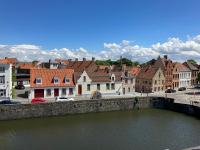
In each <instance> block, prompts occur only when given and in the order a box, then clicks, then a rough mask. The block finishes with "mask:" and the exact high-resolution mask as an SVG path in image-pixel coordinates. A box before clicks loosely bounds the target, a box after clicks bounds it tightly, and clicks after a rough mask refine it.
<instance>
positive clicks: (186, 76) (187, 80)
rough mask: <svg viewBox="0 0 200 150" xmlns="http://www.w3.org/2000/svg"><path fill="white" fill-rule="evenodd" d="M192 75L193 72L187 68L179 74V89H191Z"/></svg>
mask: <svg viewBox="0 0 200 150" xmlns="http://www.w3.org/2000/svg"><path fill="white" fill-rule="evenodd" d="M191 74H192V72H191V71H190V70H189V69H188V68H187V67H185V69H184V70H180V72H179V87H190V86H191Z"/></svg>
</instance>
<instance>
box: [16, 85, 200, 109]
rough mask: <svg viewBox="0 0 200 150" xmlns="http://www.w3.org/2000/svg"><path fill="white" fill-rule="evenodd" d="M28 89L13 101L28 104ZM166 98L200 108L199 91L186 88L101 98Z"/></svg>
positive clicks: (20, 91)
mask: <svg viewBox="0 0 200 150" xmlns="http://www.w3.org/2000/svg"><path fill="white" fill-rule="evenodd" d="M28 90H29V88H28V87H26V89H25V90H16V93H17V97H16V99H14V101H19V102H21V103H30V100H29V99H28V97H26V96H25V95H24V94H25V92H26V91H28ZM147 96H154V97H168V98H173V99H175V102H176V103H184V104H192V105H193V104H195V105H198V106H200V89H194V88H188V89H187V90H186V91H177V92H176V93H165V91H161V92H155V93H148V94H147V93H142V94H141V93H137V92H134V93H131V94H127V95H103V96H102V98H110V99H112V98H129V97H130V98H132V97H147ZM73 98H74V99H75V100H76V101H78V100H89V99H90V96H89V95H88V96H76V97H73ZM48 102H55V99H54V98H51V99H48Z"/></svg>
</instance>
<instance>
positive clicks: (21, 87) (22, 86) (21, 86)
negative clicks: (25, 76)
mask: <svg viewBox="0 0 200 150" xmlns="http://www.w3.org/2000/svg"><path fill="white" fill-rule="evenodd" d="M15 89H18V90H24V89H25V86H24V85H23V84H19V85H16V86H15Z"/></svg>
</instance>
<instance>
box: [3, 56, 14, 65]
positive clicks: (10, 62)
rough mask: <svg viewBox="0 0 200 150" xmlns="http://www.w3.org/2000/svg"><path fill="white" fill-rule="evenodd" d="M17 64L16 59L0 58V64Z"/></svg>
mask: <svg viewBox="0 0 200 150" xmlns="http://www.w3.org/2000/svg"><path fill="white" fill-rule="evenodd" d="M16 62H17V59H16V58H7V57H6V58H2V59H0V63H4V64H14V63H16Z"/></svg>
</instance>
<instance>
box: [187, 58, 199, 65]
mask: <svg viewBox="0 0 200 150" xmlns="http://www.w3.org/2000/svg"><path fill="white" fill-rule="evenodd" d="M187 62H189V63H191V64H197V62H196V61H195V60H194V59H188V60H187Z"/></svg>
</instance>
